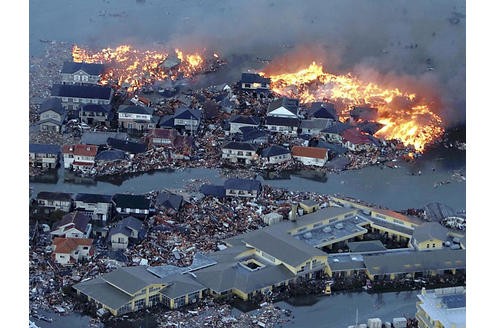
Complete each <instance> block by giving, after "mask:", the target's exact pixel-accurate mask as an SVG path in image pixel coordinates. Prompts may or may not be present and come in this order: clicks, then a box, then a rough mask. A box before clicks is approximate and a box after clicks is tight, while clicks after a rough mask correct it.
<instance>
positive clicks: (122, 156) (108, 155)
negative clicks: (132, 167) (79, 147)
mask: <svg viewBox="0 0 495 328" xmlns="http://www.w3.org/2000/svg"><path fill="white" fill-rule="evenodd" d="M128 160H129V155H128V154H127V153H126V152H125V151H123V150H119V149H109V150H104V151H101V152H99V153H98V154H97V155H96V157H95V163H96V164H97V165H98V164H99V163H109V162H115V161H128Z"/></svg>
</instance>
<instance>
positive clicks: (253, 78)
mask: <svg viewBox="0 0 495 328" xmlns="http://www.w3.org/2000/svg"><path fill="white" fill-rule="evenodd" d="M241 83H267V84H269V83H270V79H269V78H266V77H262V76H261V75H259V74H256V73H242V75H241Z"/></svg>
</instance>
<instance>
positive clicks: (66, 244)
mask: <svg viewBox="0 0 495 328" xmlns="http://www.w3.org/2000/svg"><path fill="white" fill-rule="evenodd" d="M52 245H53V246H54V247H55V249H54V251H53V252H54V253H62V254H69V253H71V252H72V251H74V250H76V249H77V247H78V246H91V245H93V239H91V238H62V237H55V238H53V241H52Z"/></svg>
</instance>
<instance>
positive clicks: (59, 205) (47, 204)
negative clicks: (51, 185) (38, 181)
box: [36, 191, 72, 214]
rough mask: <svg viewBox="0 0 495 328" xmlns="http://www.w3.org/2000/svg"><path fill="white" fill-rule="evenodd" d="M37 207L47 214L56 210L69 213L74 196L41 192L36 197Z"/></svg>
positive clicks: (63, 193)
mask: <svg viewBox="0 0 495 328" xmlns="http://www.w3.org/2000/svg"><path fill="white" fill-rule="evenodd" d="M36 205H37V206H38V208H40V209H41V210H42V211H43V212H44V213H47V214H49V213H51V212H53V211H55V210H60V211H63V212H69V211H70V210H71V208H72V194H69V193H65V192H51V191H40V192H39V193H38V195H37V196H36Z"/></svg>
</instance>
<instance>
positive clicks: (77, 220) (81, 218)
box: [52, 211, 91, 232]
mask: <svg viewBox="0 0 495 328" xmlns="http://www.w3.org/2000/svg"><path fill="white" fill-rule="evenodd" d="M90 221H91V216H90V215H89V214H87V213H86V212H82V211H74V212H70V213H68V214H66V215H64V216H63V217H62V219H61V220H60V221H58V222H56V223H55V224H54V225H53V229H52V230H56V229H58V228H60V227H62V226H64V225H67V224H74V227H75V228H76V229H77V230H79V231H81V232H85V231H86V227H87V225H88V224H89V222H90Z"/></svg>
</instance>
